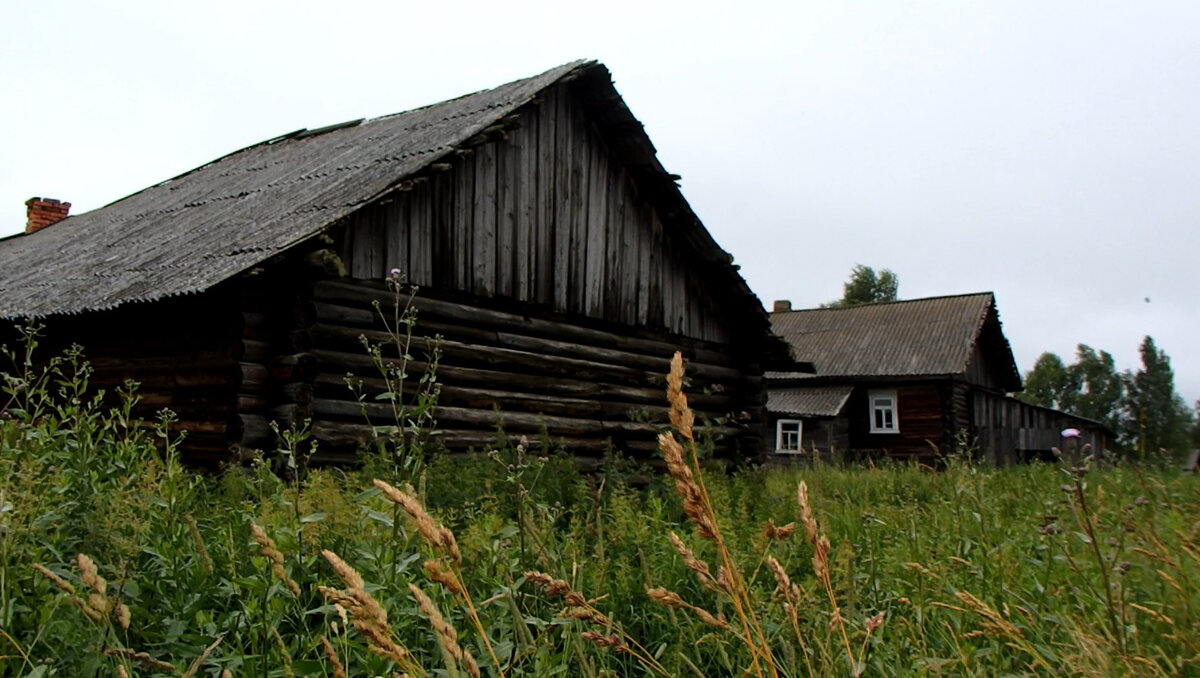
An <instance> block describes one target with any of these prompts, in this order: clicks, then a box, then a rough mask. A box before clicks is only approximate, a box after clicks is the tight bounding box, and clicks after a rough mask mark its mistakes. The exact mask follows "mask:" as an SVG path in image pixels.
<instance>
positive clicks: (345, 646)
mask: <svg viewBox="0 0 1200 678" xmlns="http://www.w3.org/2000/svg"><path fill="white" fill-rule="evenodd" d="M62 381H63V384H62V385H60V386H54V387H53V388H51V387H50V386H49V385H46V389H45V390H46V391H47V392H46V393H43V394H42V396H41V397H38V398H25V399H22V400H20V401H19V402H18V401H13V402H10V403H9V406H8V407H7V408H6V410H5V414H4V415H3V417H2V418H0V675H3V676H10V675H11V676H16V675H23V676H24V675H33V676H93V675H104V676H112V675H125V676H152V675H185V676H193V675H195V676H201V675H202V676H220V675H232V676H264V677H265V676H392V675H409V676H414V677H415V676H423V675H430V676H471V675H489V676H500V675H504V676H553V675H564V676H625V675H644V674H648V675H670V676H676V675H678V676H735V675H750V676H774V675H778V676H810V675H812V676H841V675H880V676H896V675H900V676H909V675H920V676H926V675H929V676H941V675H946V676H961V675H978V676H998V675H1030V674H1033V675H1043V674H1046V675H1049V674H1054V675H1060V674H1061V675H1081V676H1092V675H1101V676H1108V675H1114V676H1115V675H1164V676H1189V675H1200V648H1198V647H1197V646H1198V644H1200V640H1198V639H1200V595H1198V594H1200V489H1198V485H1197V479H1196V478H1195V477H1191V476H1181V475H1179V474H1178V472H1177V471H1173V470H1153V469H1136V468H1122V467H1112V466H1106V467H1103V468H1102V467H1100V466H1098V465H1094V464H1084V465H1083V466H1080V467H1075V468H1069V467H1066V466H1056V465H1035V466H1025V467H1019V468H1012V469H1004V470H988V469H984V468H976V467H973V466H971V465H969V464H966V463H961V462H953V461H952V462H950V463H949V465H948V467H947V468H946V469H945V470H944V471H941V472H929V471H926V470H922V469H919V468H914V467H906V466H896V467H889V466H884V467H872V468H835V467H828V466H821V465H819V464H818V465H816V466H813V467H810V468H805V469H795V470H782V469H774V470H770V469H741V470H737V471H735V472H726V471H724V470H722V469H719V468H710V467H708V466H706V465H703V464H698V463H697V462H696V461H695V460H694V458H693V449H692V446H691V445H690V444H689V441H688V440H687V429H688V428H689V426H690V425H689V423H688V422H687V411H686V407H685V405H684V404H683V402H682V399H677V400H676V402H675V403H674V405H675V420H674V423H675V426H674V427H673V428H674V431H675V433H674V435H673V436H672V437H671V438H670V439H669V441H663V442H662V444H663V447H664V450H665V458H666V461H667V466H668V469H669V471H668V472H665V473H650V474H647V473H646V472H645V471H644V470H640V469H638V468H637V467H636V466H635V465H633V464H630V463H628V462H623V461H620V460H618V459H615V458H614V459H613V460H612V461H611V462H610V463H609V464H608V465H607V467H606V468H605V470H604V471H603V472H600V473H597V474H594V475H591V476H587V477H582V476H580V475H579V474H578V473H577V472H576V471H575V470H574V468H573V466H572V464H571V462H570V461H569V458H568V457H567V456H566V454H565V453H564V452H563V451H556V450H550V449H542V448H538V447H537V446H536V445H533V446H532V448H533V449H524V448H523V447H518V448H515V449H514V448H509V447H504V448H500V449H497V450H494V451H492V452H491V453H489V454H481V455H478V456H475V457H471V458H467V459H464V458H462V457H458V458H441V457H433V458H430V459H427V460H423V461H421V462H419V463H418V462H416V461H409V462H406V463H398V462H397V461H396V460H395V459H392V458H384V457H375V458H371V459H368V460H367V462H366V464H365V465H364V467H363V468H361V469H355V470H344V469H325V470H314V471H311V472H309V473H307V474H306V475H304V477H303V478H302V479H301V480H296V481H291V482H288V481H284V480H281V479H280V477H279V476H278V475H276V474H275V473H273V472H272V470H271V469H270V468H268V464H267V463H263V464H258V465H255V466H254V467H252V468H249V469H243V468H238V469H232V470H229V471H227V472H225V473H223V474H220V475H213V474H198V473H195V472H192V471H189V470H187V469H185V468H183V467H182V466H180V464H179V463H178V461H177V459H176V455H175V453H174V451H173V446H174V441H172V440H170V439H165V440H164V437H163V435H162V431H163V429H161V428H160V429H157V430H156V429H146V428H140V427H138V426H137V425H136V422H132V421H130V420H129V418H128V414H127V412H128V410H127V409H124V410H122V409H117V410H115V411H112V410H106V409H104V408H102V407H100V405H99V404H98V401H96V400H94V399H91V397H90V396H88V395H87V393H86V391H85V390H84V383H83V382H84V380H83V379H82V378H66V379H63V380H62ZM677 386H678V385H677V384H676V390H677ZM8 388H9V389H10V391H11V390H12V388H13V383H12V382H11V380H10V381H9V382H8ZM49 391H53V393H50V392H49ZM5 400H7V396H6V397H5ZM16 405H20V407H17V406H16ZM676 448H678V449H676ZM646 478H650V479H651V480H650V482H649V483H646V482H644V480H645V479H646ZM631 479H638V482H636V483H635V482H634V481H633V480H631ZM801 487H803V488H804V491H801Z"/></svg>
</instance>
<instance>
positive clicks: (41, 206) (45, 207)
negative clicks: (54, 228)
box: [25, 198, 71, 233]
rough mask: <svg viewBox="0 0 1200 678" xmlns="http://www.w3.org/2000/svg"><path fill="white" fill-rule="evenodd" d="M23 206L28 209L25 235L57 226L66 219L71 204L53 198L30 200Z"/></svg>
mask: <svg viewBox="0 0 1200 678" xmlns="http://www.w3.org/2000/svg"><path fill="white" fill-rule="evenodd" d="M25 206H26V207H28V208H29V210H28V221H26V222H25V232H26V233H33V232H34V231H40V230H42V229H43V228H46V227H47V226H51V225H53V224H57V223H58V222H60V221H62V220H63V219H66V218H67V213H68V212H70V211H71V203H69V202H61V201H58V200H55V199H54V198H30V199H28V200H26V201H25Z"/></svg>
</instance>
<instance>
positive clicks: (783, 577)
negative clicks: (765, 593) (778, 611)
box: [767, 556, 800, 605]
mask: <svg viewBox="0 0 1200 678" xmlns="http://www.w3.org/2000/svg"><path fill="white" fill-rule="evenodd" d="M767 568H768V569H770V570H771V574H773V575H775V590H776V592H778V593H779V597H781V598H783V599H784V600H786V601H787V602H789V603H791V604H792V605H799V604H800V600H799V596H798V595H796V594H797V589H796V587H795V586H793V585H792V579H791V577H789V576H788V573H787V572H786V571H785V570H784V569H783V566H782V565H780V564H779V561H778V560H775V556H767Z"/></svg>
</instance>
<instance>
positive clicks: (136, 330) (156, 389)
mask: <svg viewBox="0 0 1200 678" xmlns="http://www.w3.org/2000/svg"><path fill="white" fill-rule="evenodd" d="M235 308H236V304H235V303H233V299H231V297H230V296H229V295H228V294H226V293H224V292H211V293H208V294H204V295H199V296H194V297H185V298H177V299H168V300H164V301H161V302H157V303H155V304H152V305H151V304H134V305H131V306H127V307H123V308H120V309H116V310H111V311H97V312H94V313H86V314H82V315H77V316H65V317H55V318H50V319H48V320H46V321H44V322H45V328H44V336H45V338H44V339H42V341H41V344H40V346H39V348H38V355H37V359H38V361H39V363H41V364H44V361H45V360H48V359H49V358H50V357H51V356H52V355H56V354H59V353H61V352H62V351H63V350H65V349H66V348H67V347H68V345H70V344H78V345H79V346H80V347H82V349H83V358H84V359H85V360H86V361H87V362H88V363H89V364H90V365H91V367H92V373H91V378H90V387H91V389H92V392H93V393H94V392H96V391H98V390H99V389H103V390H104V391H106V392H107V394H108V398H107V400H106V406H115V405H116V404H117V398H116V395H115V394H116V391H117V389H118V388H120V387H122V386H123V385H124V383H125V382H126V380H133V381H135V382H137V383H138V387H137V390H136V394H137V397H138V400H137V404H136V405H135V407H134V408H133V412H132V414H133V416H134V417H135V418H140V419H142V420H143V425H144V426H146V427H149V426H152V425H154V423H155V422H156V420H157V414H158V412H159V411H160V410H163V409H170V410H171V411H173V412H174V413H175V415H176V416H177V420H176V422H175V424H174V425H173V427H172V430H173V431H174V432H175V434H176V435H178V434H179V433H180V432H181V431H185V430H186V431H187V433H186V437H185V438H184V441H183V451H184V456H185V459H186V460H187V461H188V462H189V463H192V464H196V465H206V466H211V465H216V464H217V463H219V462H222V461H226V460H228V459H229V450H230V447H229V445H230V442H231V441H235V440H238V439H241V438H242V436H243V435H244V432H245V430H246V429H247V428H252V429H253V428H255V427H256V426H261V427H265V425H266V424H265V420H264V421H255V420H254V419H253V418H249V419H247V418H244V417H242V416H241V415H240V414H239V412H238V406H237V395H238V384H239V383H241V381H242V380H243V375H244V374H245V373H247V372H251V373H253V372H254V368H253V365H252V363H253V361H255V360H258V359H259V358H260V354H261V353H262V351H263V349H264V348H265V347H261V346H254V345H248V344H247V343H245V342H242V341H240V340H238V338H237V337H238V336H239V335H240V332H241V328H240V324H241V319H240V318H238V317H237V315H236V312H235V310H234V309H235Z"/></svg>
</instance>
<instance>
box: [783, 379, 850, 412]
mask: <svg viewBox="0 0 1200 678" xmlns="http://www.w3.org/2000/svg"><path fill="white" fill-rule="evenodd" d="M853 390H854V387H853V386H794V387H790V388H779V389H771V390H770V391H769V392H768V393H767V410H768V411H770V412H772V413H774V414H790V415H792V416H796V417H836V416H837V415H838V414H839V413H840V412H841V411H842V408H843V407H845V405H846V399H847V398H849V397H850V392H851V391H853Z"/></svg>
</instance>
